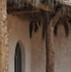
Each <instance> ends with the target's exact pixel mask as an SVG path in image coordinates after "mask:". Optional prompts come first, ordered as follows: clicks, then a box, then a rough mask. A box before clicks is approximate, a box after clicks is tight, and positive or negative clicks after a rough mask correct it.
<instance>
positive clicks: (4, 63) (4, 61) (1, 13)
mask: <svg viewBox="0 0 71 72" xmlns="http://www.w3.org/2000/svg"><path fill="white" fill-rule="evenodd" d="M0 72H8V32H7V13H6V0H0Z"/></svg>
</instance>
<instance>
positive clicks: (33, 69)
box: [7, 15, 46, 72]
mask: <svg viewBox="0 0 71 72" xmlns="http://www.w3.org/2000/svg"><path fill="white" fill-rule="evenodd" d="M7 21H8V32H9V72H14V54H15V47H16V43H17V42H18V41H19V40H20V41H21V42H22V44H23V47H22V50H25V72H45V62H46V61H45V60H46V59H45V47H44V42H43V40H42V38H41V29H39V31H38V32H37V33H36V34H34V33H33V38H32V39H30V38H29V29H28V27H29V26H28V25H29V20H28V19H26V18H23V19H20V18H19V17H17V16H12V15H8V16H7ZM23 64H24V63H23ZM23 67H24V66H23ZM23 69H24V68H23ZM22 72H24V70H23V71H22Z"/></svg>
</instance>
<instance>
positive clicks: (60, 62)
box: [54, 25, 71, 72]
mask: <svg viewBox="0 0 71 72" xmlns="http://www.w3.org/2000/svg"><path fill="white" fill-rule="evenodd" d="M54 52H55V56H54V59H55V62H54V72H71V25H69V36H68V37H66V36H65V30H64V27H63V26H62V25H59V27H58V35H57V36H56V37H55V38H54Z"/></svg>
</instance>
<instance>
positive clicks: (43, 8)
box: [27, 0, 52, 12]
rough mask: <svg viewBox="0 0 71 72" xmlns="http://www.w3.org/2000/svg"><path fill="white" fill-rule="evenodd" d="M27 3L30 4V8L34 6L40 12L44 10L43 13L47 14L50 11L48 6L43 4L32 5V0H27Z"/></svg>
mask: <svg viewBox="0 0 71 72" xmlns="http://www.w3.org/2000/svg"><path fill="white" fill-rule="evenodd" d="M27 2H28V3H30V4H31V5H32V6H35V7H37V8H39V9H41V10H45V11H49V12H50V11H52V9H51V8H49V6H48V5H45V4H43V3H33V2H32V0H27Z"/></svg>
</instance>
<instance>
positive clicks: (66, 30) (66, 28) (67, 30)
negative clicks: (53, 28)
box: [63, 21, 69, 37]
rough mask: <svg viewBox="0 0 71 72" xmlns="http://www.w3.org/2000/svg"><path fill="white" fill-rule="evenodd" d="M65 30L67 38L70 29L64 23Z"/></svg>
mask: <svg viewBox="0 0 71 72" xmlns="http://www.w3.org/2000/svg"><path fill="white" fill-rule="evenodd" d="M63 25H64V28H65V33H66V37H67V36H68V35H69V28H68V24H67V23H66V22H65V21H64V24H63Z"/></svg>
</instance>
